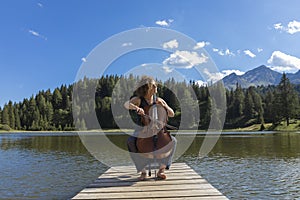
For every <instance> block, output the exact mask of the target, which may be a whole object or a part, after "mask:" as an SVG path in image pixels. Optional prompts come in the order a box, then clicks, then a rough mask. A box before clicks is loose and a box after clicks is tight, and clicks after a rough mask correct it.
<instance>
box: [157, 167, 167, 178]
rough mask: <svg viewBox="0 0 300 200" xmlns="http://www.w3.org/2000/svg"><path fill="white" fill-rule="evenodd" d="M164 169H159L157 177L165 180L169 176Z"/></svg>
mask: <svg viewBox="0 0 300 200" xmlns="http://www.w3.org/2000/svg"><path fill="white" fill-rule="evenodd" d="M164 171H165V169H164V168H162V169H159V170H158V172H157V178H158V179H160V180H165V179H166V178H167V176H166V175H165V173H164Z"/></svg>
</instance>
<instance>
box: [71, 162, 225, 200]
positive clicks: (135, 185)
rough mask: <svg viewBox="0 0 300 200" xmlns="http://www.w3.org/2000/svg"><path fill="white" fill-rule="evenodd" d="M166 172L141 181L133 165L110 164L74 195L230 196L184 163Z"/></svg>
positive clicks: (189, 198)
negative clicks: (158, 176)
mask: <svg viewBox="0 0 300 200" xmlns="http://www.w3.org/2000/svg"><path fill="white" fill-rule="evenodd" d="M152 171H153V173H154V170H152ZM153 173H152V174H153ZM166 175H167V179H166V180H155V178H154V176H153V175H152V177H147V179H146V180H144V181H138V179H137V177H138V176H139V174H137V173H136V169H135V167H134V166H118V167H111V168H110V169H108V170H107V171H106V172H105V173H104V174H102V175H101V176H100V177H99V178H98V179H97V180H95V181H94V182H93V183H92V184H91V185H89V186H88V187H86V188H84V189H83V190H82V191H81V192H80V193H78V194H77V195H76V196H74V197H73V198H72V199H127V200H128V199H137V200H141V199H145V200H147V199H159V200H175V199H178V200H180V199H187V200H196V199H197V200H198V199H199V200H203V199H207V200H208V199H213V200H216V199H220V200H224V199H228V198H227V197H226V196H224V195H223V194H222V193H221V192H219V191H218V190H217V189H216V188H214V187H213V186H212V185H211V184H209V183H208V182H207V181H206V180H205V179H203V178H202V177H201V176H200V175H198V174H197V173H196V172H195V171H194V170H193V169H192V168H190V167H189V166H188V165H187V164H185V163H173V164H172V166H171V169H170V170H169V171H168V170H166Z"/></svg>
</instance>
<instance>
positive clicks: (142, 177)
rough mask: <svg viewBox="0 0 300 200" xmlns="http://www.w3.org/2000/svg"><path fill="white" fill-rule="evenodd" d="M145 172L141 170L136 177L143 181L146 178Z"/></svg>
mask: <svg viewBox="0 0 300 200" xmlns="http://www.w3.org/2000/svg"><path fill="white" fill-rule="evenodd" d="M146 176H147V173H146V172H142V173H141V176H140V177H139V178H138V179H139V181H144V180H145V179H146Z"/></svg>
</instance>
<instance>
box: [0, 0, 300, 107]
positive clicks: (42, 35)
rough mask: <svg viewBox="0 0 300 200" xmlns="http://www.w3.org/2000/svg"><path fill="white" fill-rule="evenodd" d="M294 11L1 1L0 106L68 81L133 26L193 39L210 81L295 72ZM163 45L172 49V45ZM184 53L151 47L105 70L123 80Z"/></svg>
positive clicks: (195, 1)
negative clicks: (267, 71)
mask: <svg viewBox="0 0 300 200" xmlns="http://www.w3.org/2000/svg"><path fill="white" fill-rule="evenodd" d="M299 8H300V1H298V0H243V1H240V0H226V1H225V0H222V1H219V0H211V1H201V0H187V1H181V0H178V1H175V0H172V1H170V0H165V1H159V0H152V1H139V0H130V1H129V0H119V1H117V0H94V1H92V0H87V1H84V0H81V1H79V0H72V1H70V0H69V1H67V0H59V1H58V0H51V1H45V0H26V1H22V0H2V1H0V23H1V31H0V73H1V75H0V81H1V82H0V107H1V106H3V105H4V104H5V103H7V102H8V101H9V100H12V101H13V102H19V101H22V100H23V99H24V98H30V97H31V96H32V95H35V94H36V93H37V92H38V91H40V90H47V89H51V90H53V89H54V88H56V87H59V86H61V85H62V84H66V85H69V84H72V83H73V82H74V81H75V80H76V76H77V73H78V70H79V69H80V67H81V66H82V65H84V63H87V58H88V56H89V55H90V53H91V52H92V51H93V49H95V48H96V47H97V46H98V45H99V44H101V43H102V42H103V41H106V40H107V39H108V38H111V37H112V36H114V35H116V34H119V33H122V32H124V31H128V30H132V29H136V28H147V27H157V28H159V27H160V28H165V29H170V30H174V31H178V32H180V33H182V34H185V35H186V36H188V37H190V38H192V39H193V40H195V41H196V42H197V45H196V46H197V48H202V49H204V50H205V51H206V52H207V53H208V55H209V56H210V59H211V60H212V61H213V62H214V63H215V65H216V66H217V68H218V69H219V73H218V74H215V77H212V79H213V78H216V76H217V77H218V78H222V77H224V76H225V75H228V74H230V73H232V72H235V73H236V74H238V75H241V74H243V73H245V72H246V71H248V70H251V69H253V68H255V67H258V66H260V65H266V66H267V67H269V68H271V69H273V70H276V71H278V72H286V73H295V72H297V71H298V70H299V69H300V48H299V46H300V12H299ZM131 45H132V43H131V42H130V41H128V42H126V43H123V44H122V46H123V47H125V46H131ZM164 45H166V46H164V47H166V48H176V46H178V41H177V40H170V41H166V43H165V44H164ZM184 53H185V54H187V53H189V54H188V56H194V55H195V54H193V52H184V51H179V50H178V51H175V52H173V53H168V52H160V53H157V51H154V50H151V49H148V50H144V51H140V52H134V53H128V54H126V55H122V56H120V58H119V59H117V60H115V61H114V62H113V63H112V65H111V67H110V68H108V69H107V71H106V72H105V73H107V74H119V75H121V74H124V73H126V72H127V71H128V70H129V69H130V68H132V67H134V66H144V65H145V63H161V65H165V64H166V63H171V62H173V63H174V62H181V59H180V56H182V55H183V54H184ZM197 55H198V54H197ZM101 56H102V57H103V56H104V57H105V56H106V54H105V53H104V54H103V55H101ZM196 59H199V57H198V58H196ZM196 62H197V61H196ZM189 67H191V66H188V65H186V66H185V67H183V68H186V69H188V68H189ZM164 69H165V70H166V71H168V70H169V71H170V68H169V67H165V68H164ZM183 70H184V69H183ZM183 73H189V72H187V71H186V72H183ZM191 74H192V73H191ZM193 78H195V79H197V77H193Z"/></svg>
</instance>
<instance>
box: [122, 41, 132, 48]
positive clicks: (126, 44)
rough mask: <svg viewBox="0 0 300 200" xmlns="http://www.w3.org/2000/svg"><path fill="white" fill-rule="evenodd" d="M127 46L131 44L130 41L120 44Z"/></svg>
mask: <svg viewBox="0 0 300 200" xmlns="http://www.w3.org/2000/svg"><path fill="white" fill-rule="evenodd" d="M128 46H132V43H131V42H125V43H123V44H122V47H128Z"/></svg>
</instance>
